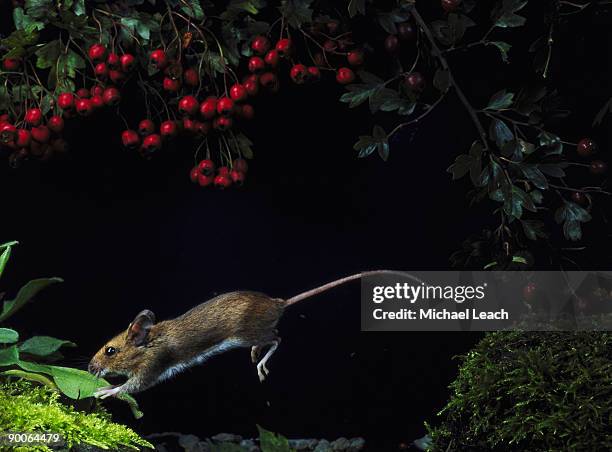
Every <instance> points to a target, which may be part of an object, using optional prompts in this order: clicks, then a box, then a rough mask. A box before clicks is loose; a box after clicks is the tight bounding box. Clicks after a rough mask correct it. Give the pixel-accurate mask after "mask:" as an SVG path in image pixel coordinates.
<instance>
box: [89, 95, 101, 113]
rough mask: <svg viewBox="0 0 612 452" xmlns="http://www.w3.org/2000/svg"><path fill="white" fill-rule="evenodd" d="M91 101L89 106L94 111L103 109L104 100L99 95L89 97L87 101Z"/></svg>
mask: <svg viewBox="0 0 612 452" xmlns="http://www.w3.org/2000/svg"><path fill="white" fill-rule="evenodd" d="M89 100H90V101H91V106H92V108H93V109H94V110H97V109H99V108H102V107H104V99H102V96H100V95H99V94H96V95H94V96H91V98H90V99H89Z"/></svg>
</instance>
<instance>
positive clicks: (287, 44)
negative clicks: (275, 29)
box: [276, 38, 293, 57]
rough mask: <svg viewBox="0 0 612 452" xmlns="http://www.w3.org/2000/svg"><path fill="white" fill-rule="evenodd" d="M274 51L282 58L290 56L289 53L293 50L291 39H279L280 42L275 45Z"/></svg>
mask: <svg viewBox="0 0 612 452" xmlns="http://www.w3.org/2000/svg"><path fill="white" fill-rule="evenodd" d="M276 50H277V51H278V53H280V55H281V56H283V57H284V56H288V55H289V54H291V51H292V50H293V44H292V42H291V39H289V38H284V39H281V40H280V41H278V42H277V43H276Z"/></svg>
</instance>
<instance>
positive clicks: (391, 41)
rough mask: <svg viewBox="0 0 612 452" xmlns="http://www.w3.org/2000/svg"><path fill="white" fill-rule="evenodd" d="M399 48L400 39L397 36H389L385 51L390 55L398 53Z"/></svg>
mask: <svg viewBox="0 0 612 452" xmlns="http://www.w3.org/2000/svg"><path fill="white" fill-rule="evenodd" d="M398 47H399V39H397V36H395V35H389V36H387V37H386V38H385V50H386V51H387V52H389V53H395V52H397V49H398Z"/></svg>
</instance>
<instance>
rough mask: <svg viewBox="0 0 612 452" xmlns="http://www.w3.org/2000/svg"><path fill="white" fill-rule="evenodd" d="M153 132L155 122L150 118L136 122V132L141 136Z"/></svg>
mask: <svg viewBox="0 0 612 452" xmlns="http://www.w3.org/2000/svg"><path fill="white" fill-rule="evenodd" d="M154 132H155V123H154V122H153V121H151V120H150V119H143V120H142V121H140V122H139V123H138V133H139V134H140V135H141V136H143V137H146V136H148V135H151V134H153V133H154Z"/></svg>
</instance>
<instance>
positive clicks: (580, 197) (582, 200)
mask: <svg viewBox="0 0 612 452" xmlns="http://www.w3.org/2000/svg"><path fill="white" fill-rule="evenodd" d="M571 198H572V201H574V202H575V203H576V204H580V205H582V206H584V205H587V204H588V203H589V200H588V198H587V196H586V195H585V194H584V193H582V192H580V191H575V192H573V193H572V196H571Z"/></svg>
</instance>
